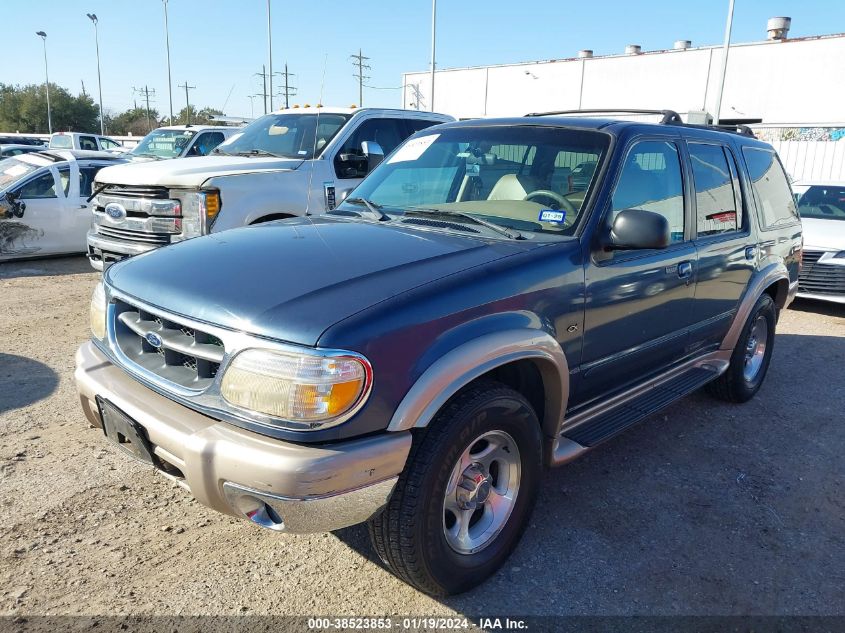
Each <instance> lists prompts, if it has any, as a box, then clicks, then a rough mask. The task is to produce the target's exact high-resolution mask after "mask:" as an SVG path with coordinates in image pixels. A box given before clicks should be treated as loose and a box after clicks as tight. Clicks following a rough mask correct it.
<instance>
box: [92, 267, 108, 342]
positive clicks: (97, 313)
mask: <svg viewBox="0 0 845 633" xmlns="http://www.w3.org/2000/svg"><path fill="white" fill-rule="evenodd" d="M91 334H92V335H93V336H94V338H98V339H104V338H106V291H105V289H104V288H103V282H102V281H101V282H99V283H98V284H97V285H96V286H95V287H94V294H93V295H91Z"/></svg>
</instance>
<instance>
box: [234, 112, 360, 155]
mask: <svg viewBox="0 0 845 633" xmlns="http://www.w3.org/2000/svg"><path fill="white" fill-rule="evenodd" d="M318 116H319V125H318V123H317V118H318ZM348 120H349V116H348V115H345V114H322V113H320V114H319V115H318V113H317V112H313V113H310V112H309V113H308V114H289V113H285V114H267V115H265V116H263V117H261V118H260V119H258V120H256V121H253V122H252V123H250V124H249V125H248V126H246V127H245V128H244V129H243V130H242V132H241V133H240V134H238V135H237V136H234V137H232V138H231V139H229V140H228V141H227V142H225V143H222V144H221V145H219V146H218V147H217V151H218V152H219V153H226V154H245V155H249V154H255V155H261V154H272V155H273V156H283V157H285V158H301V159H309V158H314V157H316V156H319V155H320V154H321V153H322V151H323V148H325V146H326V145H328V144H329V141H331V140H332V138H334V136H335V135H336V134H337V133H338V132H339V131H340V129H341V128H342V127H343V126H344V125H345V124H346V121H348ZM315 149H316V151H314V150H315Z"/></svg>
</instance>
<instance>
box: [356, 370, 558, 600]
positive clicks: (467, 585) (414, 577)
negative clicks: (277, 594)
mask: <svg viewBox="0 0 845 633" xmlns="http://www.w3.org/2000/svg"><path fill="white" fill-rule="evenodd" d="M541 471H542V436H541V433H540V423H539V421H538V420H537V416H536V414H535V413H534V410H533V409H532V408H531V405H530V404H529V403H528V401H527V400H526V399H525V398H524V397H523V396H522V395H521V394H519V393H518V392H516V391H514V390H512V389H509V388H507V387H505V386H503V385H500V384H498V383H492V382H485V383H481V384H479V385H476V386H474V387H471V388H469V389H467V390H466V391H464V392H463V393H461V394H460V395H458V396H457V397H455V398H454V399H453V400H452V401H451V402H450V403H449V404H448V405H447V406H446V407H444V409H443V410H442V411H441V412H440V413H439V414H438V415H437V417H436V418H435V419H434V420H433V421H432V423H431V425H430V426H429V427H428V428H427V429H425V430H424V431H422V432H421V436H419V437H416V438H414V446H413V448H412V449H411V455H410V456H409V458H408V464H407V465H406V467H405V471H404V472H403V474H402V476H401V477H400V478H399V482H398V483H397V486H396V490H395V491H394V492H393V496H392V497H391V499H390V502H389V503H388V505H387V507H386V508H385V509H384V510H383V511H382V513H381V514H380V515H378V516H377V517H375V518H374V519H372V520H371V521H370V524H369V528H370V537H371V539H372V542H373V547H374V548H375V550H376V552H377V553H378V554H379V556H380V558H381V559H382V561H384V563H385V564H386V565H387V567H388V568H389V569H390V570H391V571H392V572H393V573H394V574H396V575H397V576H398V577H399V578H401V579H402V580H404V581H405V582H407V583H409V584H411V585H413V586H414V587H416V588H418V589H420V590H422V591H425V592H426V593H429V594H431V595H435V596H445V595H449V594H454V593H459V592H461V591H466V590H468V589H471V588H472V587H474V586H476V585H478V584H480V583H481V582H483V581H484V580H485V579H486V578H488V577H489V576H490V575H491V574H493V573H494V572H495V571H496V570H497V569H498V568H499V567H500V566H501V565H502V563H504V562H505V560H507V558H508V556H509V555H510V553H511V552H512V551H513V549H514V548H515V547H516V545H517V543H518V542H519V539H520V537H521V536H522V533H523V531H524V529H525V526H526V525H527V522H528V518H529V516H530V514H531V511H532V509H533V507H534V503H535V501H536V499H537V489H538V486H539V483H540V475H541Z"/></svg>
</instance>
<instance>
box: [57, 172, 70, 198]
mask: <svg viewBox="0 0 845 633" xmlns="http://www.w3.org/2000/svg"><path fill="white" fill-rule="evenodd" d="M59 185H60V186H61V188H62V192H63V193H64V194H65V198H67V192H68V191H70V167H68V166H64V167H59Z"/></svg>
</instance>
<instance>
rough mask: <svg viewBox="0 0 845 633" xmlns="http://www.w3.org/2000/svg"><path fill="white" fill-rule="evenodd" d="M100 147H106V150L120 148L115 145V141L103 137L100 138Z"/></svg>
mask: <svg viewBox="0 0 845 633" xmlns="http://www.w3.org/2000/svg"><path fill="white" fill-rule="evenodd" d="M100 145H101V146H102V147H104V148H107V149H113V148H115V147H120V145H118V144H117V143H115V142H114V141H113V140H111V139H110V138H104V137H102V136H101V137H100Z"/></svg>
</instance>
